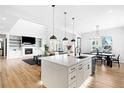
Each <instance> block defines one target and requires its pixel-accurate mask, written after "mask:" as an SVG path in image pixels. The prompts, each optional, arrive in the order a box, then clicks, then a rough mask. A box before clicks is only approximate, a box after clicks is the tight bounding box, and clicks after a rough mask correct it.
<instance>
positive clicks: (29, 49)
mask: <svg viewBox="0 0 124 93" xmlns="http://www.w3.org/2000/svg"><path fill="white" fill-rule="evenodd" d="M28 54H33V48H25V55H28Z"/></svg>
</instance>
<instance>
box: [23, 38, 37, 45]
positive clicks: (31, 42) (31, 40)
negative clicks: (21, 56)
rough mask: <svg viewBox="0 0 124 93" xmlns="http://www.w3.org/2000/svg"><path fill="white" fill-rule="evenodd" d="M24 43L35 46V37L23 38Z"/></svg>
mask: <svg viewBox="0 0 124 93" xmlns="http://www.w3.org/2000/svg"><path fill="white" fill-rule="evenodd" d="M22 43H29V44H35V37H26V36H22Z"/></svg>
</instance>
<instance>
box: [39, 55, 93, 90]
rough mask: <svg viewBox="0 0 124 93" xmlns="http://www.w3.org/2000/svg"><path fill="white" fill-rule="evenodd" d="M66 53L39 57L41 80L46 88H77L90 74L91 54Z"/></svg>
mask: <svg viewBox="0 0 124 93" xmlns="http://www.w3.org/2000/svg"><path fill="white" fill-rule="evenodd" d="M81 56H86V58H82V59H80V58H77V57H75V56H73V54H72V55H70V56H67V54H63V55H55V56H49V57H43V58H41V60H42V64H41V80H42V82H43V84H44V85H45V86H46V87H48V88H78V87H80V86H81V85H82V84H83V82H84V81H85V80H86V79H87V78H88V77H89V76H90V75H91V70H92V69H91V68H92V56H89V55H84V54H83V55H81Z"/></svg>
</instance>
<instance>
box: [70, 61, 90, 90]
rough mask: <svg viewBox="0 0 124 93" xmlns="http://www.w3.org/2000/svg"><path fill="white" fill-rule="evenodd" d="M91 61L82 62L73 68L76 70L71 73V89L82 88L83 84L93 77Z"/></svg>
mask: <svg viewBox="0 0 124 93" xmlns="http://www.w3.org/2000/svg"><path fill="white" fill-rule="evenodd" d="M91 67H92V66H91V60H87V61H86V62H84V61H83V62H81V63H79V64H77V65H75V66H73V67H71V68H76V69H75V70H74V71H73V72H71V73H69V87H71V88H72V87H73V88H75V87H80V86H81V85H82V84H83V82H84V81H85V80H86V79H87V78H88V77H89V76H90V75H91ZM70 82H71V83H70Z"/></svg>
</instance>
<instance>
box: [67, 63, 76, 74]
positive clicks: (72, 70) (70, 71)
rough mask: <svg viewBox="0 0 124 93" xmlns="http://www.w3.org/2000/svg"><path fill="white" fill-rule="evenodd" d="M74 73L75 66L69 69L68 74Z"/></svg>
mask: <svg viewBox="0 0 124 93" xmlns="http://www.w3.org/2000/svg"><path fill="white" fill-rule="evenodd" d="M74 71H75V72H76V65H74V66H71V67H69V69H68V73H72V72H74Z"/></svg>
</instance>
